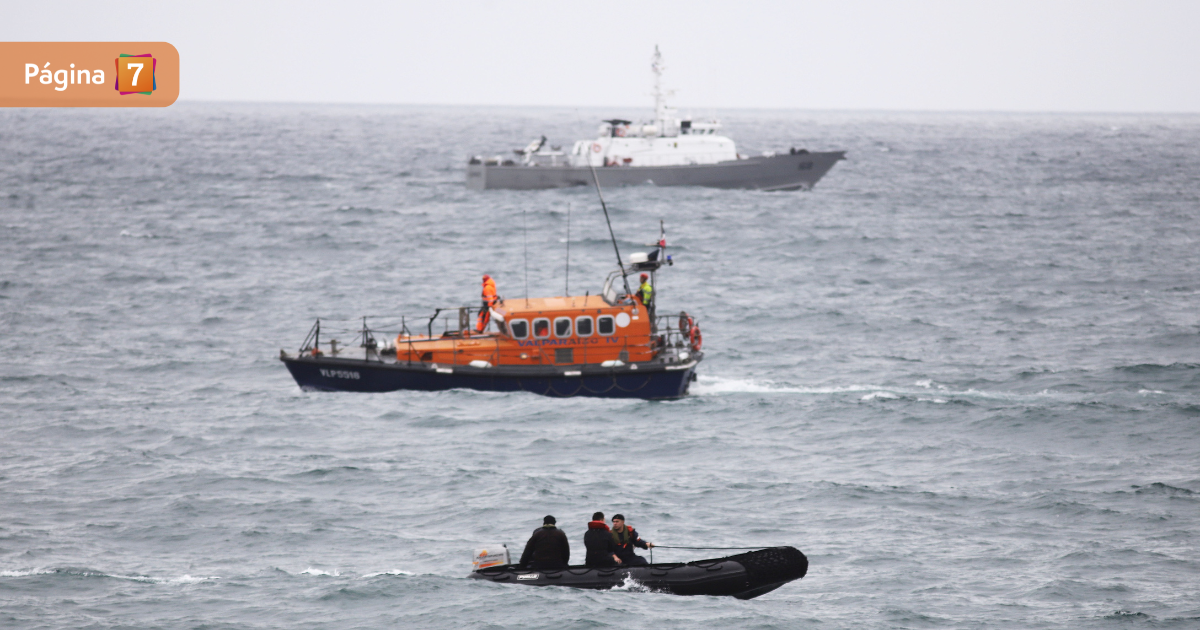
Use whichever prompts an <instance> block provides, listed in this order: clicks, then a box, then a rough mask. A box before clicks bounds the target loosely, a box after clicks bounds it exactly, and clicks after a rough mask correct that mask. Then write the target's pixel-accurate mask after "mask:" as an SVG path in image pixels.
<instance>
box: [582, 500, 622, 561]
mask: <svg viewBox="0 0 1200 630" xmlns="http://www.w3.org/2000/svg"><path fill="white" fill-rule="evenodd" d="M583 546H584V547H586V548H587V558H586V559H584V561H583V563H584V564H586V565H587V566H589V567H611V566H613V565H616V564H621V559H620V558H618V557H617V543H616V542H615V541H614V540H613V538H612V533H611V532H609V530H608V525H605V524H604V512H596V513H595V514H593V515H592V522H590V523H588V530H587V533H586V534H584V535H583Z"/></svg>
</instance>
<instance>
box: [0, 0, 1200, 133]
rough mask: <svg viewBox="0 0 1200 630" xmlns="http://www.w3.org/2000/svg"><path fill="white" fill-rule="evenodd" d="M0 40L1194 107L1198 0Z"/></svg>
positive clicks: (13, 22)
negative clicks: (657, 58)
mask: <svg viewBox="0 0 1200 630" xmlns="http://www.w3.org/2000/svg"><path fill="white" fill-rule="evenodd" d="M8 4H9V5H10V6H7V7H5V8H4V10H3V13H4V19H3V20H0V41H89V40H90V41H148V40H154V41H160V40H165V41H169V42H171V43H172V44H174V45H175V47H176V48H178V49H179V54H180V58H181V62H180V63H181V64H182V66H183V67H182V68H181V71H182V85H181V90H180V99H181V100H220V101H281V102H333V103H445V104H478V105H488V104H494V105H559V106H562V105H568V106H630V105H633V106H641V107H646V108H649V107H650V102H651V101H650V96H649V94H650V86H651V76H650V71H649V59H650V55H651V53H652V52H653V49H654V45H655V44H658V45H659V46H660V47H661V49H662V51H663V55H664V58H665V61H666V66H667V73H666V75H665V80H666V83H667V85H668V87H670V88H673V89H674V90H675V91H676V94H675V97H674V98H673V99H671V102H672V103H673V104H675V105H678V106H680V107H682V108H689V107H694V108H701V107H705V108H733V107H763V108H800V109H874V110H878V109H885V110H986V111H1063V112H1200V32H1198V31H1200V1H1196V0H1190V1H1180V0H1141V1H1138V2H1134V1H1130V0H1092V1H1088V2H1083V1H1075V0H1070V1H1067V0H1040V1H1030V0H1008V1H1004V2H995V1H991V0H977V1H973V2H968V1H960V2H951V1H945V0H936V1H925V2H878V1H872V0H823V1H821V2H809V1H786V2H753V1H739V2H703V1H691V2H652V1H647V2H626V1H624V0H613V1H609V2H603V3H599V2H597V3H570V2H562V1H558V2H535V1H529V0H518V1H512V2H495V1H486V0H474V1H471V0H445V1H440V2H439V1H428V0H427V1H422V2H404V1H399V2H356V1H347V2H315V1H308V0H296V1H293V2H257V1H253V0H247V1H231V0H215V1H212V2H202V3H201V2H197V3H174V2H165V1H162V0H158V1H153V2H146V1H142V0H122V1H121V2H119V3H104V2H94V1H73V2H62V1H55V0H40V1H38V2H21V3H18V2H16V1H15V0H14V1H12V2H9V3H8Z"/></svg>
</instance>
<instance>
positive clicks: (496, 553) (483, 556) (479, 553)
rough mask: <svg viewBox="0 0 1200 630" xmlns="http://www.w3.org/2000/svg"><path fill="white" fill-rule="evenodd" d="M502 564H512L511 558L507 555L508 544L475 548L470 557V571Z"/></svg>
mask: <svg viewBox="0 0 1200 630" xmlns="http://www.w3.org/2000/svg"><path fill="white" fill-rule="evenodd" d="M503 564H512V559H511V558H510V557H509V555H508V545H503V544H501V545H490V546H488V547H485V548H481V549H476V550H475V555H474V556H473V557H472V558H471V570H472V571H478V570H480V569H486V568H488V567H498V566H500V565H503Z"/></svg>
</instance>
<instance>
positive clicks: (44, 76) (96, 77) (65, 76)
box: [25, 61, 104, 92]
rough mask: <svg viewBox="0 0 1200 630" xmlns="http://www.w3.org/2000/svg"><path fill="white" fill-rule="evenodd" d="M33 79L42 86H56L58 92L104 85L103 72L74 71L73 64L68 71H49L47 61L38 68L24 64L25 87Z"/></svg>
mask: <svg viewBox="0 0 1200 630" xmlns="http://www.w3.org/2000/svg"><path fill="white" fill-rule="evenodd" d="M34 78H36V79H37V82H38V83H41V84H42V85H56V86H57V87H55V88H54V89H55V90H56V91H58V92H62V91H63V90H65V89H67V87H68V86H71V85H81V84H82V85H104V71H103V70H84V69H82V68H81V69H79V70H76V69H75V64H71V67H70V69H66V68H59V69H57V70H50V62H48V61H47V62H46V65H45V66H42V67H40V68H39V67H38V65H37V64H36V63H27V64H25V85H30V83H29V81H30V79H34Z"/></svg>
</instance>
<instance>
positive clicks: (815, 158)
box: [467, 46, 846, 190]
mask: <svg viewBox="0 0 1200 630" xmlns="http://www.w3.org/2000/svg"><path fill="white" fill-rule="evenodd" d="M651 69H652V70H653V71H654V115H655V118H654V120H652V121H648V122H645V123H639V124H634V123H633V122H632V121H629V120H621V119H612V120H606V121H604V123H603V124H601V125H600V130H599V137H597V138H596V139H594V140H580V141H578V142H576V143H575V145H574V147H572V149H571V151H570V153H564V152H563V151H561V149H560V147H555V146H547V145H546V138H545V136H542V138H541V139H539V140H535V141H533V142H531V143H530V144H529V145H528V146H526V147H525V148H524V149H520V150H516V151H514V153H516V154H517V156H518V157H517V159H516V160H513V159H506V158H504V157H503V156H494V157H487V158H485V157H483V156H482V155H477V156H475V157H472V158H471V159H470V160H469V161H468V163H467V186H468V187H469V188H474V189H478V190H484V189H491V188H506V189H516V190H532V189H540V188H565V187H569V186H587V185H590V184H591V183H592V178H593V176H592V174H591V172H590V168H591V167H597V173H596V177H597V178H598V179H599V183H600V185H602V186H620V185H631V184H645V183H652V184H654V185H656V186H709V187H713V188H745V189H754V190H801V189H805V190H807V189H809V188H812V187H813V185H814V184H816V183H817V181H818V180H819V179H821V177H823V176H824V175H825V173H827V172H829V169H831V168H833V165H834V164H836V163H837V162H838V160H841V159H844V158H845V156H846V152H845V151H830V152H809V151H807V150H804V149H800V150H797V149H795V148H791V149H788V150H781V151H771V152H767V153H764V154H763V155H761V156H754V157H749V156H743V155H741V154H739V153H738V151H737V148H736V146H735V145H734V142H733V140H731V139H730V138H728V137H726V136H723V135H720V134H719V133H718V132H719V131H720V130H721V123H720V122H718V121H716V120H708V121H693V120H691V119H690V118H688V119H680V118H679V116H678V113H677V111H676V110H675V109H674V108H672V107H668V106H667V104H666V98H665V93H664V92H663V89H662V83H661V79H662V70H663V65H662V56H661V55H660V54H659V52H658V47H657V46H656V47H655V48H654V59H653V63H652V64H651Z"/></svg>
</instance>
